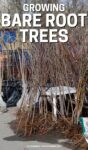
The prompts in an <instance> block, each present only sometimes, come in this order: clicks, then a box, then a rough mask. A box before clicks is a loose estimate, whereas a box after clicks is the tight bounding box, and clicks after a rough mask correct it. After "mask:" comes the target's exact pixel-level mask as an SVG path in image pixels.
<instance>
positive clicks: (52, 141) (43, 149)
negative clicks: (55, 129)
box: [0, 108, 72, 150]
mask: <svg viewBox="0 0 88 150" xmlns="http://www.w3.org/2000/svg"><path fill="white" fill-rule="evenodd" d="M15 111H16V110H15V109H14V108H11V109H10V110H9V111H8V112H7V113H3V114H0V149H1V150H55V149H58V150H72V149H71V144H70V143H69V142H68V140H67V139H64V138H63V137H62V136H61V135H58V134H57V133H50V134H48V135H44V136H41V135H39V136H35V137H30V138H22V137H18V136H17V135H15V134H14V132H13V130H12V129H11V128H10V124H9V123H10V122H11V121H13V120H14V119H15Z"/></svg>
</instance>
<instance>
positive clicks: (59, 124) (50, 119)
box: [12, 34, 88, 150]
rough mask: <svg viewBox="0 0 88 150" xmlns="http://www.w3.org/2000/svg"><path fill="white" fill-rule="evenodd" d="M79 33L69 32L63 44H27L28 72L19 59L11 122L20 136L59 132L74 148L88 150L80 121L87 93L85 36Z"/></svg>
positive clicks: (87, 54) (87, 75)
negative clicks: (16, 96) (18, 86)
mask: <svg viewBox="0 0 88 150" xmlns="http://www.w3.org/2000/svg"><path fill="white" fill-rule="evenodd" d="M78 35H79V34H78ZM81 35H82V36H79V38H77V39H76V40H74V36H73V35H72V34H71V38H70V40H69V42H67V43H65V44H62V43H55V44H52V43H35V44H30V47H31V61H30V64H31V65H30V68H29V69H28V71H25V61H24V58H23V61H20V74H21V79H22V87H23V90H22V96H21V98H20V101H19V105H18V106H19V107H18V112H17V118H16V121H15V122H14V123H13V124H12V126H13V127H14V128H15V130H16V132H17V133H18V134H19V135H23V136H31V135H33V134H46V133H48V132H50V131H51V130H52V131H56V132H60V131H61V132H62V133H64V135H65V136H66V137H68V138H69V139H71V140H72V141H73V143H74V145H75V146H76V147H77V148H80V149H81V148H82V149H85V150H86V149H88V145H87V143H86V141H85V138H84V137H83V136H82V127H81V125H80V123H79V117H80V116H81V115H83V113H84V112H83V111H84V110H83V109H85V103H87V102H85V97H87V93H88V91H87V88H88V48H87V43H86V41H87V40H86V38H87V37H86V35H85V34H81ZM84 37H85V38H84ZM28 49H29V47H28ZM30 72H31V73H30ZM28 74H29V76H28Z"/></svg>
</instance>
